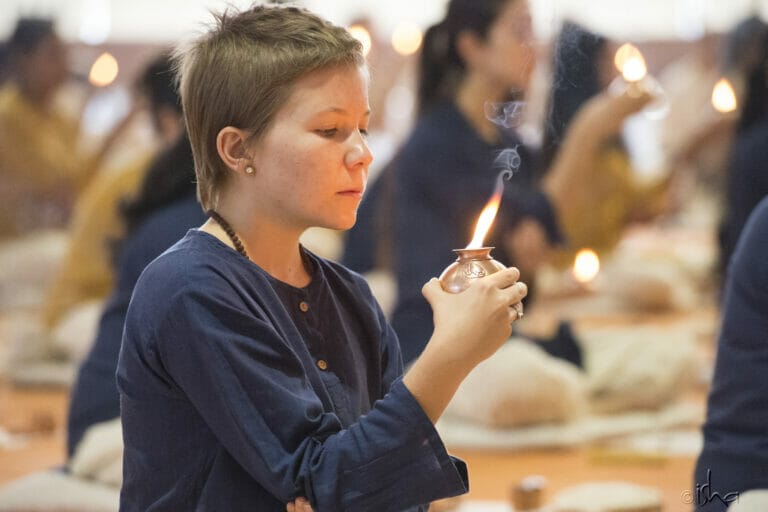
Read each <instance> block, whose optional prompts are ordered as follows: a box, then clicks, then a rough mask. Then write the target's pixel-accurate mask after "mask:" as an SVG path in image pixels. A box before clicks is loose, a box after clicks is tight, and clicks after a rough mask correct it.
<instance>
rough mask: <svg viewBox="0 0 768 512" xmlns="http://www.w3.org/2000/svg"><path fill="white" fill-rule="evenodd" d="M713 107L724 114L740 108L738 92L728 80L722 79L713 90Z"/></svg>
mask: <svg viewBox="0 0 768 512" xmlns="http://www.w3.org/2000/svg"><path fill="white" fill-rule="evenodd" d="M712 106H713V107H715V110H717V111H718V112H720V113H722V114H727V113H729V112H733V111H735V110H736V108H737V107H738V101H737V100H736V92H735V91H734V90H733V86H732V85H731V83H730V82H729V81H728V80H727V79H726V78H721V79H720V80H718V81H717V83H716V84H715V87H714V88H713V89H712Z"/></svg>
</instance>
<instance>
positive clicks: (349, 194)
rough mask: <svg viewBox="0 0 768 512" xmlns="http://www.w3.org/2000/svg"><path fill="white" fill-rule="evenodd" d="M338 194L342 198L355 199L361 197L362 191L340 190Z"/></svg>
mask: <svg viewBox="0 0 768 512" xmlns="http://www.w3.org/2000/svg"><path fill="white" fill-rule="evenodd" d="M338 194H339V195H340V196H344V197H355V198H362V197H363V191H362V190H342V191H341V192H338Z"/></svg>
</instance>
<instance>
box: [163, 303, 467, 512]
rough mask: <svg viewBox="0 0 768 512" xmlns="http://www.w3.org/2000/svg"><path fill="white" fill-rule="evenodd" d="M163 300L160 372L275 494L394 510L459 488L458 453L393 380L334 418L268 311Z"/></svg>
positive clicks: (322, 507)
mask: <svg viewBox="0 0 768 512" xmlns="http://www.w3.org/2000/svg"><path fill="white" fill-rule="evenodd" d="M171 302H172V303H171V305H170V311H168V312H167V314H166V315H165V318H166V320H165V321H164V322H163V324H162V327H161V329H160V330H159V332H158V336H159V340H160V342H159V344H160V347H159V355H160V358H161V360H162V363H163V365H164V366H165V369H166V371H167V372H168V374H169V375H170V376H171V378H172V379H173V380H174V382H175V383H176V385H178V386H179V388H181V390H182V391H183V393H184V394H185V395H186V396H187V397H188V399H189V400H190V401H191V402H192V404H193V405H194V406H195V408H196V409H197V411H198V412H199V414H200V415H201V416H202V417H203V419H204V420H205V422H206V423H207V424H208V425H209V426H210V428H211V430H212V431H213V433H214V435H215V436H216V437H217V438H218V440H219V441H220V442H221V443H222V445H223V446H224V447H225V449H227V450H228V451H229V452H230V454H231V455H232V456H233V457H234V458H235V459H236V460H237V461H238V462H239V463H240V464H241V465H242V466H243V467H244V468H245V469H246V471H248V472H249V474H250V475H252V477H253V478H254V479H255V480H256V481H257V482H258V483H259V484H260V485H261V486H262V487H264V488H265V489H266V490H267V491H268V492H270V493H272V494H273V495H274V496H275V497H277V498H278V499H279V500H281V501H283V502H289V501H291V500H293V499H295V498H296V497H297V496H306V497H307V498H308V499H309V500H310V502H311V503H312V506H313V508H314V509H315V510H317V511H326V510H334V511H345V510H350V511H351V510H381V511H390V510H391V511H397V510H403V509H406V508H408V507H412V506H415V505H419V504H423V503H427V502H429V501H432V500H435V499H438V498H441V497H446V496H454V495H457V494H461V493H464V492H466V491H467V483H466V482H467V480H466V469H465V468H464V467H463V463H461V462H460V461H459V462H454V461H453V460H452V459H451V458H450V457H449V456H448V454H447V453H446V451H445V448H444V446H443V444H442V441H441V440H440V438H439V436H438V434H437V432H436V431H435V429H434V426H433V425H432V423H431V422H430V421H429V419H428V417H427V416H426V414H425V413H424V411H423V410H422V409H421V407H420V406H419V404H418V402H416V400H415V399H414V397H413V396H412V395H411V393H410V392H409V391H408V389H407V388H406V387H405V385H404V384H403V383H402V381H400V380H399V379H398V380H395V381H394V382H393V383H392V386H391V388H390V389H389V392H388V393H387V394H386V395H385V396H384V398H383V399H381V400H379V401H377V402H376V403H375V404H374V406H373V408H372V410H371V411H370V412H369V413H368V414H366V415H365V416H363V417H361V418H360V419H359V420H358V421H357V422H356V423H354V424H353V425H351V426H350V427H348V428H346V429H342V428H341V424H340V422H339V420H338V418H337V417H336V415H335V414H333V413H331V412H326V411H324V410H323V406H322V403H321V400H320V399H319V397H318V396H317V395H316V393H315V392H314V391H313V389H312V387H311V385H310V382H309V378H308V373H307V371H308V370H309V369H306V368H304V367H303V365H302V364H303V363H302V360H301V359H300V358H299V357H298V355H297V354H296V353H295V351H294V349H293V348H291V347H290V346H289V345H288V344H287V343H286V342H285V341H284V340H283V339H282V338H281V336H280V335H279V334H278V332H277V331H276V330H275V329H274V328H273V327H272V326H271V325H270V324H269V323H268V322H267V321H265V320H263V319H259V318H257V317H256V315H254V314H253V313H252V312H250V311H247V310H245V306H244V305H241V304H239V303H237V302H236V301H235V300H233V299H232V298H230V297H226V296H225V294H219V295H217V294H214V293H209V292H206V293H200V292H191V291H187V292H185V293H181V294H179V295H177V296H176V297H175V298H173V299H172V301H171ZM397 357H399V353H398V354H397ZM385 372H387V371H386V370H385Z"/></svg>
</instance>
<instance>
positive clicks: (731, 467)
mask: <svg viewBox="0 0 768 512" xmlns="http://www.w3.org/2000/svg"><path fill="white" fill-rule="evenodd" d="M766 369H768V197H766V198H764V199H763V200H762V202H760V203H759V204H758V206H757V207H756V208H755V209H754V211H753V212H752V215H751V216H750V217H749V221H748V222H747V223H746V226H745V227H744V230H743V231H742V234H741V237H740V238H739V242H738V244H737V245H736V249H735V251H734V253H733V257H732V258H731V261H730V264H729V266H728V273H727V278H726V285H725V295H724V301H723V313H722V326H721V328H720V335H719V339H718V344H717V358H716V362H715V374H714V377H713V380H712V388H711V389H710V392H709V399H708V402H707V419H706V422H705V423H704V427H703V432H704V447H703V449H702V451H701V454H699V458H698V461H697V463H696V470H695V474H694V488H693V491H692V495H691V497H692V499H693V503H694V505H695V506H696V510H697V511H701V512H715V511H718V512H719V511H723V510H725V509H727V508H728V505H730V504H731V503H733V502H734V501H736V499H737V497H738V495H739V493H740V492H744V491H748V490H751V489H768V445H767V444H766V439H768V436H767V435H766V430H765V425H766V424H768V392H767V391H766V387H765V382H766V380H765V375H766Z"/></svg>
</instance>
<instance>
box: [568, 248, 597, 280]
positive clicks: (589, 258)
mask: <svg viewBox="0 0 768 512" xmlns="http://www.w3.org/2000/svg"><path fill="white" fill-rule="evenodd" d="M599 272H600V258H599V257H598V256H597V253H596V252H595V251H593V250H592V249H582V250H580V251H579V252H578V253H576V258H575V259H574V262H573V277H574V279H576V281H578V282H579V283H581V284H586V283H588V282H590V281H592V280H593V279H594V278H595V277H597V274H598V273H599Z"/></svg>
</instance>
